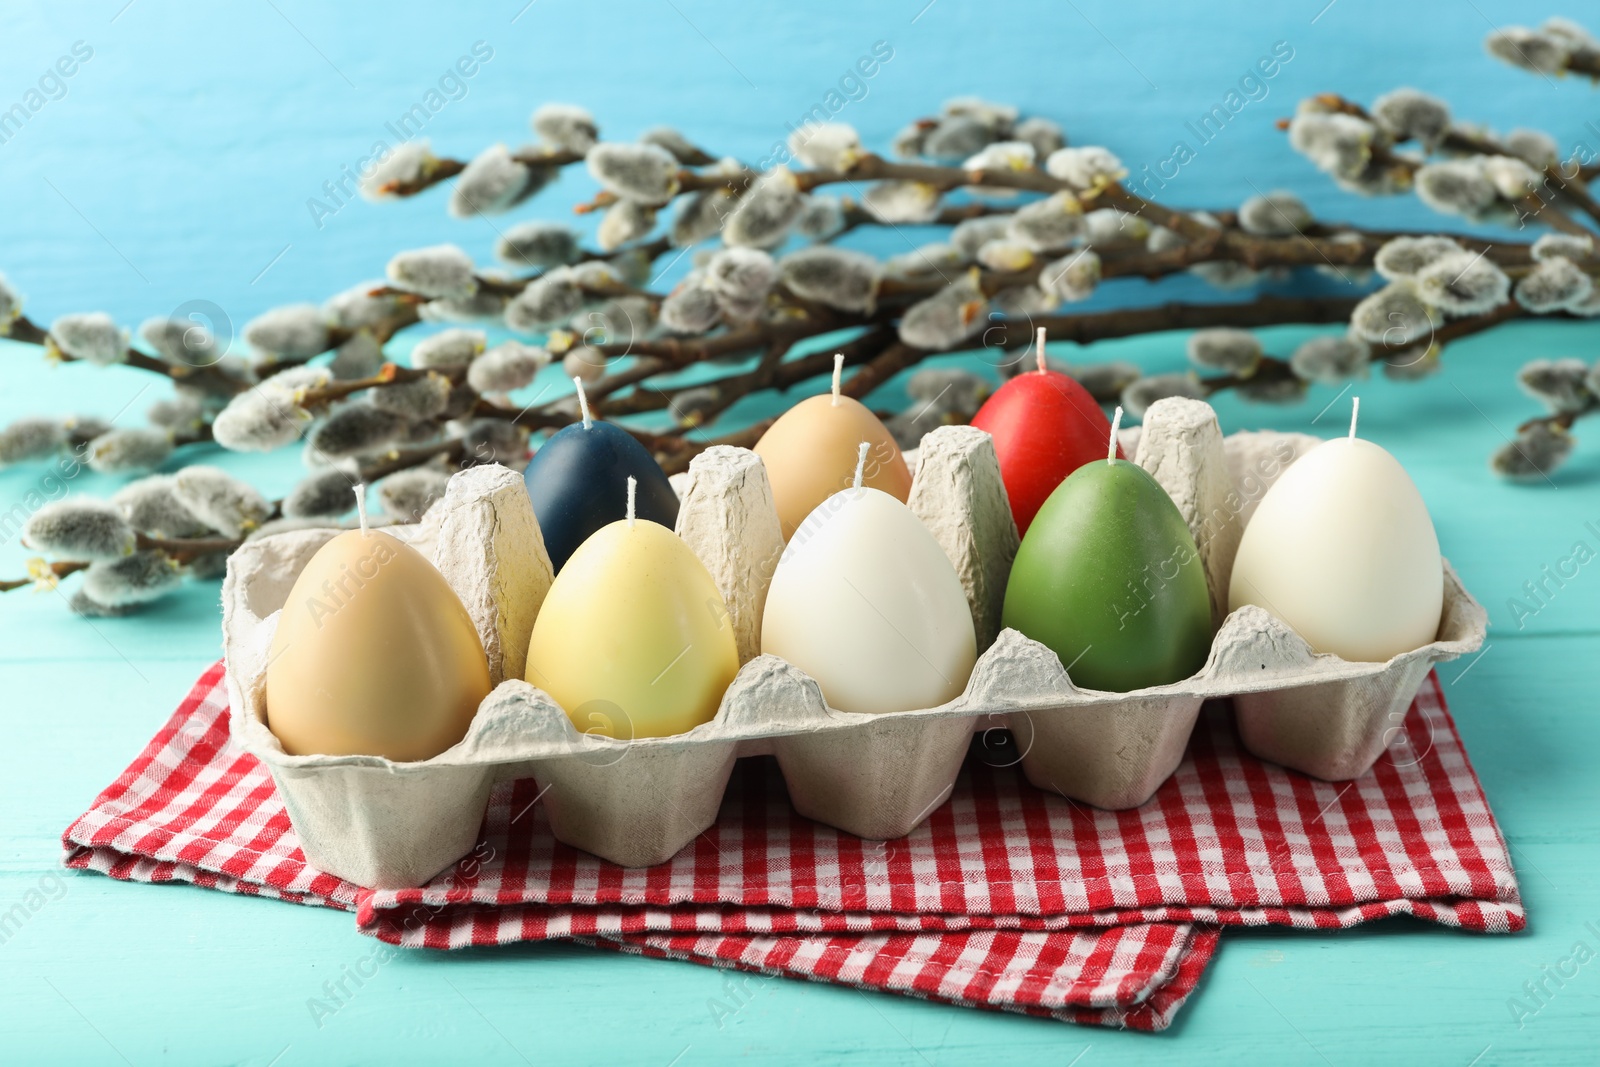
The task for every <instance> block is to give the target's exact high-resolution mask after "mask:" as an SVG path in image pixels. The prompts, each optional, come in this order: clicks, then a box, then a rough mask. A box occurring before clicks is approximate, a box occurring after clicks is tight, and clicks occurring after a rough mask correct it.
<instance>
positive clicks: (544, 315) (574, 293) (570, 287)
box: [505, 267, 583, 333]
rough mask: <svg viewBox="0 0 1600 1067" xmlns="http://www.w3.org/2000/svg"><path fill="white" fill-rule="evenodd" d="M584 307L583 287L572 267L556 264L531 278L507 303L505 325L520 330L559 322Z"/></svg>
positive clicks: (544, 327) (539, 328) (525, 330)
mask: <svg viewBox="0 0 1600 1067" xmlns="http://www.w3.org/2000/svg"><path fill="white" fill-rule="evenodd" d="M582 307H583V289H582V288H581V287H580V286H579V284H578V280H577V277H576V275H575V274H574V273H573V271H572V268H570V267H556V268H554V269H552V270H549V271H547V272H545V273H544V274H542V275H540V276H539V277H538V278H535V279H534V280H533V281H531V282H529V283H528V285H527V287H526V288H524V289H523V290H522V292H520V293H518V294H517V295H516V297H515V298H514V299H513V300H512V301H511V303H509V304H507V305H506V313H505V320H506V325H507V326H509V327H511V328H512V329H513V330H516V331H517V332H518V333H539V332H541V331H543V330H546V329H548V328H549V327H551V326H558V325H560V324H561V323H563V322H566V321H567V320H568V319H570V318H571V317H572V316H573V315H575V314H577V312H578V311H579V309H581V308H582Z"/></svg>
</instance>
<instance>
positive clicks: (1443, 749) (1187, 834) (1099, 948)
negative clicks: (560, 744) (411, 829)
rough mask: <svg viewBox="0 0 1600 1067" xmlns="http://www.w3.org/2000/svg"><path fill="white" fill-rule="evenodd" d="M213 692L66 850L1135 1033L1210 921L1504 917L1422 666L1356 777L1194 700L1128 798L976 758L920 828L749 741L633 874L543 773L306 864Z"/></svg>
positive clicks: (156, 745)
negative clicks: (866, 816) (580, 839)
mask: <svg viewBox="0 0 1600 1067" xmlns="http://www.w3.org/2000/svg"><path fill="white" fill-rule="evenodd" d="M227 714H228V711H227V693H226V685H225V683H224V678H223V671H222V666H221V665H220V664H218V665H216V666H214V667H212V668H211V669H210V670H208V671H207V672H206V673H205V674H204V675H202V677H201V678H200V680H199V681H198V682H197V683H196V685H195V688H194V690H193V691H192V692H191V693H190V695H189V697H188V698H187V699H186V700H185V701H184V702H183V704H182V705H181V706H180V707H179V708H178V710H177V711H176V712H175V713H174V714H173V716H172V718H171V719H170V720H169V721H168V723H167V724H166V726H164V727H163V728H162V730H161V731H160V732H159V733H158V734H157V735H156V736H155V737H154V738H153V739H152V740H151V742H150V743H149V745H148V746H147V747H146V749H145V751H144V752H143V753H141V754H140V756H139V758H138V759H137V760H135V761H134V763H133V764H132V765H131V766H130V767H129V768H128V769H127V770H126V771H124V772H123V774H122V775H121V776H120V777H119V778H118V779H117V781H116V782H114V783H113V784H112V785H111V786H109V787H108V788H107V789H106V790H105V791H104V792H102V793H101V795H100V796H99V797H98V798H96V800H95V802H94V804H93V806H92V807H91V808H90V809H89V811H88V812H86V813H85V814H84V815H83V816H82V817H80V818H79V819H78V820H77V821H76V822H74V823H73V825H72V826H71V827H70V828H69V829H68V830H67V832H66V833H65V835H63V844H64V846H65V848H66V862H67V864H68V866H71V867H77V868H84V869H89V870H95V871H100V872H102V873H105V874H109V875H111V876H112V877H116V878H123V879H129V880H137V881H151V882H161V881H186V882H192V883H194V884H197V885H202V886H206V887H210V888H215V889H221V890H224V891H228V892H238V893H250V894H256V895H264V896H274V897H278V898H280V899H283V900H288V901H291V902H294V903H300V904H316V905H322V906H326V907H335V908H343V909H347V910H350V911H353V912H354V913H355V915H356V921H357V923H358V924H359V925H360V927H361V929H362V930H363V931H365V932H367V933H370V934H372V935H373V936H376V937H379V938H381V939H383V940H385V941H387V942H390V943H393V944H397V945H404V946H410V947H426V948H437V949H448V948H459V947H464V946H469V945H472V946H484V945H495V944H505V943H509V942H515V941H524V940H536V939H547V938H562V939H570V940H576V941H582V942H585V943H588V944H593V945H596V946H599V947H604V948H611V949H617V950H621V951H627V952H634V953H640V954H644V955H650V956H660V957H669V958H674V959H685V960H693V961H695V962H700V963H709V964H713V965H718V966H726V967H736V968H740V969H743V970H747V971H754V972H762V973H767V974H781V975H788V976H792V977H798V978H806V979H811V980H819V981H829V982H838V983H844V984H849V985H854V986H857V987H862V988H867V989H876V990H884V991H890V992H896V993H904V994H909V995H913V996H919V997H925V998H928V999H932V1000H940V1001H945V1002H949V1003H955V1004H963V1005H972V1006H976V1007H984V1008H991V1009H999V1010H1006V1011H1016V1012H1023V1013H1027V1014H1035V1015H1048V1016H1053V1017H1056V1018H1060V1019H1065V1020H1070V1021H1075V1022H1090V1023H1101V1024H1107V1025H1116V1026H1127V1027H1134V1028H1140V1029H1161V1028H1163V1027H1164V1026H1166V1025H1167V1024H1168V1023H1169V1022H1170V1021H1171V1019H1172V1017H1173V1015H1174V1013H1175V1012H1176V1011H1177V1009H1178V1008H1179V1007H1180V1006H1181V1005H1182V1003H1183V1001H1184V999H1185V998H1186V997H1187V996H1188V995H1189V993H1190V992H1191V991H1192V990H1193V988H1194V986H1195V984H1196V982H1197V981H1198V980H1199V976H1200V974H1201V972H1202V971H1203V970H1204V967H1205V964H1206V963H1207V962H1208V961H1209V959H1210V957H1211V955H1212V953H1213V952H1214V951H1215V947H1216V943H1217V930H1218V927H1220V926H1223V925H1258V924H1268V923H1272V924H1282V925H1289V926H1301V927H1312V928H1335V927H1343V926H1350V925H1353V924H1355V923H1359V922H1363V921H1366V920H1368V919H1373V918H1378V917H1381V916H1385V915H1396V914H1409V915H1415V916H1418V917H1421V918H1424V919H1429V920H1432V921H1434V922H1438V923H1441V924H1444V925H1449V926H1458V927H1463V928H1465V929H1468V930H1474V931H1483V932H1503V931H1514V930H1518V929H1521V928H1522V926H1523V924H1524V922H1525V916H1524V913H1523V909H1522V905H1521V901H1520V899H1519V897H1518V894H1517V886H1516V880H1515V877H1514V875H1513V872H1512V867H1511V862H1510V858H1509V856H1508V854H1507V851H1506V848H1505V844H1504V842H1503V840H1502V838H1501V836H1500V832H1499V829H1498V827H1497V826H1496V825H1495V822H1494V818H1493V815H1492V814H1491V813H1490V811H1489V807H1488V804H1487V802H1486V801H1485V799H1484V796H1483V792H1482V789H1481V788H1480V786H1479V784H1478V781H1477V777H1476V775H1475V774H1474V773H1473V771H1472V768H1471V765H1470V764H1469V763H1468V762H1467V759H1466V754H1465V752H1464V751H1463V749H1462V747H1461V742H1460V738H1459V737H1458V736H1457V734H1456V730H1455V725H1454V723H1453V722H1452V721H1451V719H1450V716H1449V714H1448V712H1447V711H1446V709H1445V705H1444V700H1443V695H1442V693H1441V692H1440V690H1439V686H1438V682H1437V679H1436V678H1434V677H1432V676H1430V678H1429V679H1428V681H1427V682H1426V683H1425V684H1424V686H1423V689H1422V691H1421V693H1420V694H1419V695H1418V698H1417V700H1416V702H1415V703H1414V704H1413V705H1412V708H1411V710H1410V713H1409V715H1408V717H1407V719H1406V721H1405V724H1404V734H1403V736H1401V737H1397V744H1395V745H1393V746H1391V749H1390V751H1389V752H1388V753H1386V754H1385V755H1384V757H1383V758H1381V759H1380V760H1379V762H1378V764H1377V766H1375V767H1374V768H1373V769H1372V770H1371V771H1370V772H1368V773H1367V774H1366V775H1365V776H1363V777H1362V778H1360V779H1358V780H1356V781H1353V782H1345V783H1328V782H1319V781H1316V780H1314V779H1310V778H1307V777H1305V776H1303V775H1299V774H1296V773H1294V772H1292V771H1287V770H1284V769H1282V768H1279V767H1276V766H1273V765H1271V764H1267V763H1264V762H1262V761H1260V760H1258V759H1256V758H1254V757H1253V756H1250V755H1249V754H1248V753H1245V752H1244V751H1243V750H1242V749H1241V748H1240V747H1239V744H1238V739H1237V737H1236V735H1235V734H1234V731H1233V726H1232V720H1231V716H1230V714H1229V712H1228V709H1227V707H1226V705H1225V704H1218V705H1214V706H1208V707H1207V708H1206V709H1205V711H1204V712H1203V714H1202V716H1201V719H1200V723H1199V725H1198V726H1197V727H1196V730H1195V734H1194V737H1193V739H1192V740H1191V742H1190V745H1189V751H1188V753H1187V755H1186V757H1185V759H1184V762H1183V764H1182V765H1181V766H1180V767H1179V769H1178V771H1177V772H1176V773H1175V774H1174V775H1173V776H1172V778H1171V779H1169V780H1168V781H1167V782H1166V783H1165V784H1164V785H1163V786H1162V787H1161V789H1160V790H1159V791H1158V792H1157V794H1156V796H1155V797H1153V798H1152V799H1151V800H1150V801H1149V802H1148V803H1146V804H1145V805H1144V806H1142V807H1140V808H1138V809H1135V810H1131V811H1122V812H1107V811H1099V810H1095V809H1091V808H1087V807H1085V806H1083V805H1080V804H1075V803H1073V802H1072V801H1070V800H1066V799H1064V798H1061V797H1057V796H1054V795H1052V794H1049V793H1045V792H1042V791H1040V790H1037V789H1034V788H1033V787H1031V786H1029V785H1028V784H1027V782H1026V781H1025V780H1024V778H1023V777H1022V775H1021V773H1020V771H1019V769H1017V768H1015V767H1012V766H992V765H990V763H989V762H986V759H985V758H981V757H980V756H978V755H975V756H974V757H973V758H970V759H969V760H968V762H967V766H966V767H965V768H964V770H963V772H962V776H961V779H960V781H959V782H958V783H957V786H956V789H955V792H954V794H953V795H952V797H951V799H950V800H949V801H948V802H947V803H945V804H944V805H942V806H941V807H940V808H938V809H936V810H935V811H934V813H933V814H932V816H931V817H930V818H929V819H928V821H927V822H926V823H925V824H924V825H923V826H922V827H920V828H919V829H918V830H917V831H915V832H914V833H912V834H911V835H910V836H908V837H906V838H903V839H901V840H898V841H892V842H870V841H862V840H860V839H858V838H854V837H851V836H850V835H848V834H844V833H840V832H838V831H835V830H832V829H829V828H828V827H825V826H821V825H819V824H817V823H813V822H811V821H809V820H807V819H805V818H803V817H801V816H799V815H797V814H796V813H795V812H794V810H793V809H792V808H791V807H790V805H789V803H788V800H787V798H786V796H785V794H784V791H783V784H782V779H781V778H780V777H779V775H778V773H777V769H776V767H775V765H774V764H773V762H772V761H771V760H770V759H755V760H745V761H742V762H741V763H740V765H739V767H738V769H737V770H736V771H735V774H734V777H733V780H732V781H731V782H730V784H729V788H728V791H727V794H726V796H725V798H724V802H723V805H722V810H721V813H720V815H719V818H718V821H717V823H716V825H714V826H713V827H712V828H711V829H710V830H707V831H706V832H705V833H704V834H702V835H701V836H700V837H699V838H698V839H697V840H696V841H695V842H694V843H693V844H692V845H690V846H689V847H687V848H685V849H684V850H683V851H682V852H680V853H679V854H678V855H677V856H675V857H673V859H671V860H670V861H668V862H667V863H664V864H660V865H658V866H656V867H652V868H648V869H632V870H630V869H625V868H621V867H617V866H615V865H614V864H610V863H607V862H605V861H604V860H600V859H597V858H595V857H593V856H590V855H588V854H586V853H583V852H580V851H578V850H576V849H572V848H569V847H567V846H565V845H562V844H560V843H558V842H556V841H555V839H554V838H553V837H552V836H551V835H550V833H549V829H548V826H547V825H546V823H545V822H544V817H543V808H542V806H541V805H539V804H538V802H537V801H538V797H539V789H540V786H539V784H538V783H537V782H535V781H532V780H522V781H517V782H510V783H506V784H504V785H502V786H500V787H498V788H497V789H496V791H495V793H494V795H493V796H492V797H491V800H490V807H489V812H488V815H487V817H486V819H485V823H484V827H483V833H482V835H481V837H480V840H479V842H478V844H477V846H476V848H475V849H474V851H473V852H472V853H471V854H469V855H468V856H466V857H464V858H463V859H462V860H461V861H460V862H459V863H457V864H456V865H455V866H454V867H453V868H452V869H451V870H449V871H446V872H444V873H443V874H441V875H440V876H439V877H437V878H435V879H434V880H433V881H432V882H430V883H429V884H428V885H426V886H423V887H421V888H419V889H406V890H381V891H373V890H368V889H363V888H361V887H359V886H355V885H352V884H350V883H348V882H345V881H343V880H341V879H338V878H335V877H333V876H331V875H328V874H325V873H323V872H321V871H317V870H315V869H313V868H311V867H309V866H307V865H306V863H305V860H304V858H303V856H302V855H301V852H300V849H299V846H298V844H297V842H296V839H295V835H294V831H293V829H292V828H291V826H290V825H289V820H288V816H287V814H286V812H285V810H284V807H283V804H282V802H281V801H280V800H279V799H278V797H277V795H276V793H275V792H274V789H273V784H272V779H271V777H270V776H269V775H268V773H267V772H266V770H265V768H264V767H262V766H261V765H260V763H259V762H257V761H256V760H255V759H254V758H253V757H251V756H249V755H247V754H246V753H244V752H242V751H240V750H238V749H237V748H235V747H234V746H233V745H232V744H231V742H230V740H229V737H228V724H227ZM990 759H992V757H990ZM993 761H994V762H1008V761H1007V760H1004V759H1000V760H993Z"/></svg>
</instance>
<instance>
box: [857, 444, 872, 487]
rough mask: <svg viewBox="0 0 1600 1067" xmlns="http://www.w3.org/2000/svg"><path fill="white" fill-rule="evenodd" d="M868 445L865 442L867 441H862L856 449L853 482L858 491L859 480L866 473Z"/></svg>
mask: <svg viewBox="0 0 1600 1067" xmlns="http://www.w3.org/2000/svg"><path fill="white" fill-rule="evenodd" d="M869 447H870V446H869V445H868V444H867V442H865V441H862V442H861V447H860V448H858V449H856V484H855V488H856V489H857V490H858V491H859V490H860V489H861V480H862V479H863V478H864V477H866V473H867V449H868V448H869Z"/></svg>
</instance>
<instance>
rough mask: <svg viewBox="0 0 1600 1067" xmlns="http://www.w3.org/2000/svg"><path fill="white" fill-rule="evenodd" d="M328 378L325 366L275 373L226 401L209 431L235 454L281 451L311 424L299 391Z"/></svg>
mask: <svg viewBox="0 0 1600 1067" xmlns="http://www.w3.org/2000/svg"><path fill="white" fill-rule="evenodd" d="M374 369H376V368H374ZM331 379H332V373H331V371H330V370H329V369H328V368H325V367H292V368H290V369H289V370H286V371H282V372H280V373H278V374H275V375H273V376H272V377H270V378H268V379H267V380H266V381H264V382H261V383H260V384H259V385H257V386H255V387H254V388H252V389H248V390H246V391H245V392H242V393H240V394H239V395H237V396H235V397H234V398H233V399H232V400H230V401H228V404H227V406H226V407H225V408H223V409H222V411H221V412H219V413H218V414H217V417H216V419H215V420H213V422H212V424H211V432H212V434H213V436H214V437H215V438H216V441H217V443H218V444H219V445H221V446H222V447H223V448H226V449H229V450H231V451H234V452H270V451H271V450H273V449H275V448H281V447H282V446H284V445H286V444H289V443H290V442H292V441H296V440H298V439H299V438H300V435H301V434H302V433H304V432H305V429H306V426H307V425H308V424H309V423H310V422H311V413H310V412H309V411H307V410H306V409H305V408H304V407H302V406H301V404H300V398H299V393H300V391H301V390H313V389H320V388H321V387H322V386H324V385H326V384H328V382H329V381H330V380H331Z"/></svg>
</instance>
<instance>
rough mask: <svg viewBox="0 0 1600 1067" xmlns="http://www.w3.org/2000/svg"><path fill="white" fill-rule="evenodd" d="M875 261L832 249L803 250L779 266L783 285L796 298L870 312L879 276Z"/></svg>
mask: <svg viewBox="0 0 1600 1067" xmlns="http://www.w3.org/2000/svg"><path fill="white" fill-rule="evenodd" d="M882 269H883V268H882V267H881V266H880V265H879V263H878V261H877V260H876V259H875V258H873V257H872V256H869V255H867V254H865V253H863V252H855V251H852V250H850V249H847V248H835V247H834V246H833V245H815V246H813V247H811V248H802V249H800V250H799V251H798V252H792V253H790V254H789V255H787V256H785V257H783V260H782V261H781V262H780V263H779V265H778V270H779V276H780V277H781V278H782V279H783V284H784V285H785V286H786V287H788V288H789V290H790V291H791V292H793V293H794V294H795V295H796V296H799V297H801V298H802V299H805V300H814V301H816V302H817V303H819V304H826V305H827V306H828V307H834V308H839V309H841V310H844V311H870V310H871V309H872V308H873V306H874V305H875V304H876V302H877V298H878V283H879V280H880V278H881V276H882Z"/></svg>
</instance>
